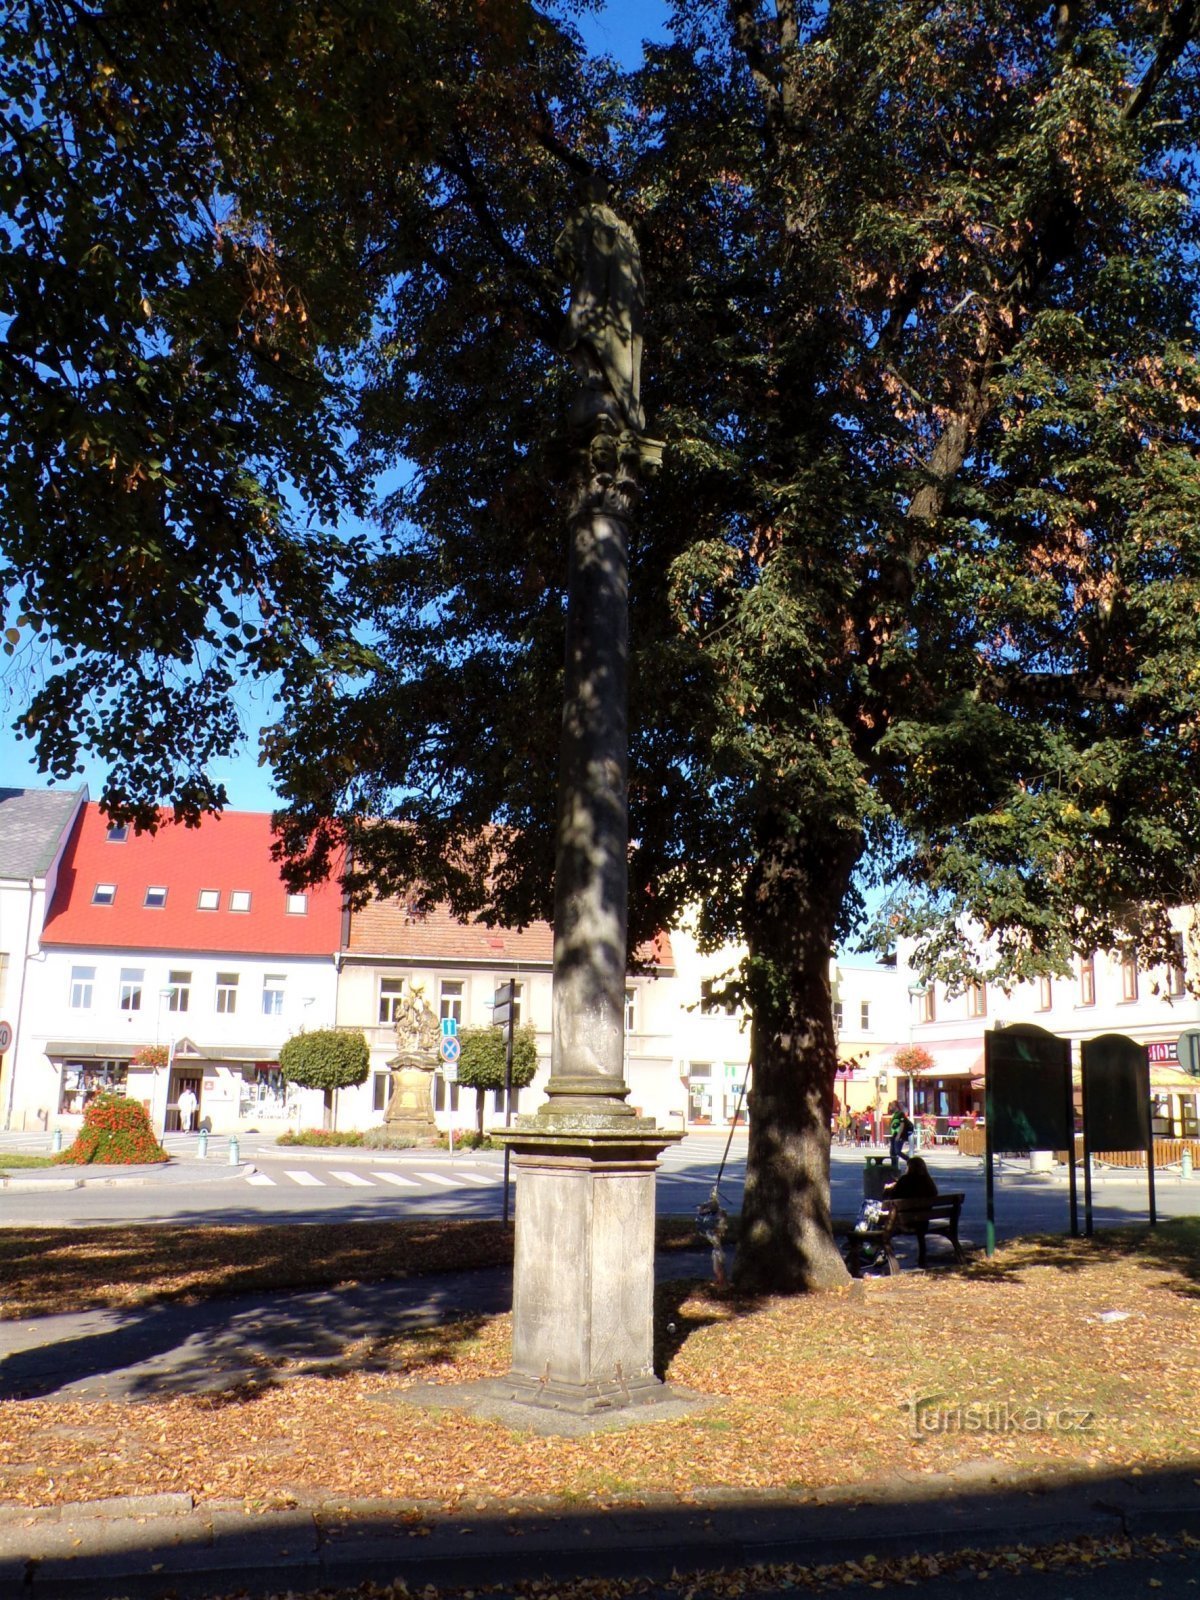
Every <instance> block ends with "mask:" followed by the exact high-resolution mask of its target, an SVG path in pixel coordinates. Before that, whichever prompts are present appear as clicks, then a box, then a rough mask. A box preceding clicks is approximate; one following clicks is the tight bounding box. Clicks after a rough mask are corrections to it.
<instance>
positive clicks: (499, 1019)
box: [492, 1006, 512, 1028]
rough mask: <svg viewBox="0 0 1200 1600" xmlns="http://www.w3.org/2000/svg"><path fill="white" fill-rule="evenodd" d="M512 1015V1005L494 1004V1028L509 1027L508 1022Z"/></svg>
mask: <svg viewBox="0 0 1200 1600" xmlns="http://www.w3.org/2000/svg"><path fill="white" fill-rule="evenodd" d="M511 1016H512V1007H511V1006H493V1007H492V1027H493V1028H507V1027H508V1023H509V1019H510V1017H511Z"/></svg>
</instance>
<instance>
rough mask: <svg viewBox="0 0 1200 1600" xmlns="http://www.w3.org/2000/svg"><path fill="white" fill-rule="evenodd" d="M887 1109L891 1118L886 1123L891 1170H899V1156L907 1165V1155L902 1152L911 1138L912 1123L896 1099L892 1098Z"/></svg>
mask: <svg viewBox="0 0 1200 1600" xmlns="http://www.w3.org/2000/svg"><path fill="white" fill-rule="evenodd" d="M888 1110H889V1111H890V1112H891V1114H892V1120H891V1122H890V1123H889V1124H888V1139H889V1145H888V1148H889V1150H890V1152H891V1157H892V1171H893V1172H899V1171H900V1158H901V1156H904V1164H905V1166H907V1165H908V1157H907V1155H905V1154H904V1146H905V1145H906V1144H907V1143H908V1141H909V1140H910V1139H911V1138H912V1135H913V1125H912V1122H911V1120H910V1119H909V1116H908V1114H907V1112H904V1111H901V1109H900V1102H899V1101H898V1100H893V1101H892V1103H891V1105H890V1106H889V1107H888Z"/></svg>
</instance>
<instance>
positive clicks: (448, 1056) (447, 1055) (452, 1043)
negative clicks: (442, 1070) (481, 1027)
mask: <svg viewBox="0 0 1200 1600" xmlns="http://www.w3.org/2000/svg"><path fill="white" fill-rule="evenodd" d="M461 1054H462V1045H461V1044H460V1043H459V1040H458V1037H457V1036H456V1035H455V1034H452V1033H444V1034H443V1035H442V1042H441V1044H440V1045H438V1055H440V1056H441V1058H442V1060H443V1061H457V1060H458V1058H459V1056H460V1055H461Z"/></svg>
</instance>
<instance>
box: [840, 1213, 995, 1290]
mask: <svg viewBox="0 0 1200 1600" xmlns="http://www.w3.org/2000/svg"><path fill="white" fill-rule="evenodd" d="M965 1199H966V1196H965V1195H964V1194H939V1195H938V1196H937V1198H936V1199H934V1200H929V1199H923V1198H921V1197H919V1196H918V1197H916V1198H913V1199H911V1200H910V1199H896V1200H883V1201H881V1202H880V1204H881V1205H882V1206H883V1207H884V1214H883V1217H882V1219H881V1220H880V1223H879V1226H878V1227H875V1228H868V1229H867V1230H866V1231H865V1232H863V1233H851V1234H850V1236H849V1238H848V1239H847V1241H846V1265H847V1266H848V1267H849V1268H850V1275H851V1277H854V1278H861V1277H862V1273H863V1267H864V1266H873V1267H876V1268H878V1269H880V1270H882V1271H884V1272H886V1273H887V1274H888V1276H889V1277H890V1276H891V1274H892V1273H893V1272H899V1270H900V1263H899V1261H897V1259H896V1252H895V1251H894V1250H893V1249H892V1240H893V1239H894V1238H895V1237H896V1236H897V1234H906V1233H907V1234H912V1235H914V1236H915V1238H916V1241H917V1265H918V1266H921V1267H923V1266H924V1265H925V1245H926V1241H927V1239H928V1237H929V1235H930V1234H933V1235H934V1236H935V1237H937V1238H939V1239H945V1240H947V1241H948V1242H949V1245H950V1248H951V1249H952V1250H953V1251H954V1259H955V1261H962V1260H964V1259H965V1257H964V1256H963V1250H962V1245H961V1244H959V1242H958V1218H959V1214H960V1213H961V1211H962V1208H963V1201H964V1200H965ZM864 1245H871V1246H872V1250H873V1259H872V1260H870V1261H867V1260H865V1259H864V1255H863V1246H864Z"/></svg>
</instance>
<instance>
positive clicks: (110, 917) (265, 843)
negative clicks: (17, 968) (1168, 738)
mask: <svg viewBox="0 0 1200 1600" xmlns="http://www.w3.org/2000/svg"><path fill="white" fill-rule="evenodd" d="M164 815H165V816H166V820H165V821H164V825H163V826H162V827H161V828H160V829H159V831H158V832H157V833H155V834H149V833H143V834H136V833H134V831H133V829H132V828H130V829H129V831H128V833H127V835H126V837H125V840H124V842H123V843H119V844H118V843H112V842H110V841H109V838H108V830H109V822H108V818H107V817H106V816H104V814H103V813H102V812H101V810H100V808H99V806H97V805H88V806H86V807H85V808H84V810H83V812H82V814H81V818H80V821H79V823H78V824H77V826H76V830H75V833H74V835H73V837H72V839H71V842H70V844H69V845H68V846H67V849H66V852H65V853H64V855H63V861H62V867H61V869H60V871H59V875H58V886H57V890H56V892H55V896H54V903H53V905H52V906H51V909H50V914H49V916H48V917H47V919H46V926H45V930H44V932H43V934H42V943H43V944H48V945H85V946H96V947H107V948H111V949H122V950H124V949H139V950H198V951H199V950H212V951H217V952H220V953H222V954H224V953H226V952H228V953H230V954H234V953H237V954H249V955H260V954H261V955H305V956H310V955H329V956H332V955H333V953H334V952H335V951H336V950H337V949H338V948H339V946H340V944H341V934H342V899H341V892H340V890H339V888H338V886H337V885H336V884H334V883H329V884H322V885H320V886H318V887H317V888H315V889H310V890H308V892H307V893H308V902H307V910H306V911H305V912H304V913H303V914H297V913H295V912H289V911H288V910H287V889H286V888H285V886H284V883H283V880H282V879H281V878H280V876H279V868H278V867H277V866H276V864H275V862H274V861H272V859H271V842H272V838H273V835H272V833H271V818H270V815H269V813H267V812H258V811H226V812H225V813H224V815H222V816H219V817H205V818H204V820H203V821H202V822H201V824H200V826H199V827H198V828H184V827H178V826H176V825H174V824H173V823H172V822H171V821H170V820H169V816H167V815H166V814H164ZM97 884H111V885H113V886H114V889H115V895H114V898H113V901H112V904H111V905H96V904H94V903H93V895H94V893H95V890H96V886H97ZM150 888H160V889H165V890H166V891H167V896H166V903H165V904H164V905H163V906H162V907H161V908H159V909H154V908H151V907H149V906H147V905H146V891H147V889H150ZM202 889H207V890H214V889H215V890H217V891H218V892H219V895H220V901H219V907H218V909H217V910H215V911H208V910H205V911H202V910H200V908H199V898H200V891H201V890H202ZM238 891H241V892H242V893H245V892H247V891H248V892H249V895H250V909H249V911H234V910H232V909H231V906H232V896H233V895H234V894H235V893H236V892H238Z"/></svg>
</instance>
